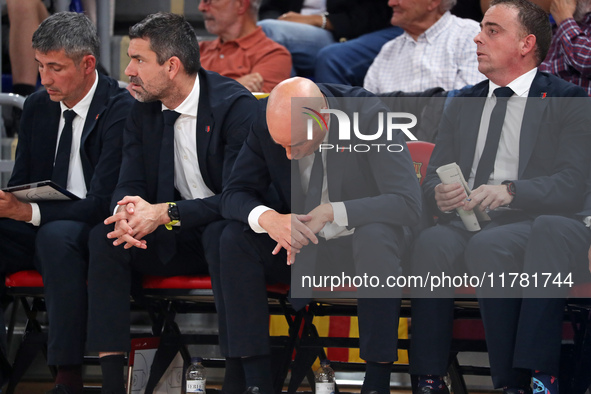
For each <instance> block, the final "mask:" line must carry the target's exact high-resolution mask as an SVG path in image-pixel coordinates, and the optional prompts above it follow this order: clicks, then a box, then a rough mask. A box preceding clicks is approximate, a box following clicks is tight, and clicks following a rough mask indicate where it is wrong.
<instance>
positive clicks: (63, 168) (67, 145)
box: [51, 109, 76, 188]
mask: <svg viewBox="0 0 591 394" xmlns="http://www.w3.org/2000/svg"><path fill="white" fill-rule="evenodd" d="M63 115H64V120H65V122H64V128H63V129H62V134H61V136H60V141H59V145H58V147H57V154H56V155H55V163H53V172H52V174H51V180H52V181H54V182H55V183H57V184H58V185H60V186H62V187H64V188H65V187H67V186H68V169H69V168H70V153H71V151H72V121H73V120H74V118H75V117H76V112H74V111H73V110H71V109H68V110H66V111H64V113H63Z"/></svg>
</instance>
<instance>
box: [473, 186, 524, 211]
mask: <svg viewBox="0 0 591 394" xmlns="http://www.w3.org/2000/svg"><path fill="white" fill-rule="evenodd" d="M468 199H469V200H470V201H467V202H466V204H465V205H464V208H463V209H464V210H466V211H469V210H472V209H474V208H476V207H478V209H480V210H481V211H485V210H486V209H488V210H491V211H492V210H494V209H496V208H498V207H501V206H504V205H509V204H511V201H513V196H512V195H510V194H509V191H508V190H507V186H506V185H481V186H479V187H477V188H476V189H474V190H472V193H471V194H470V196H469V197H468Z"/></svg>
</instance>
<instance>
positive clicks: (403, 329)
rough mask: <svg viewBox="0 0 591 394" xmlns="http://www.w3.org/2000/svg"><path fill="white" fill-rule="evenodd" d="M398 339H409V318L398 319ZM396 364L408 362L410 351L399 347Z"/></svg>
mask: <svg viewBox="0 0 591 394" xmlns="http://www.w3.org/2000/svg"><path fill="white" fill-rule="evenodd" d="M398 339H408V318H405V317H404V318H401V319H400V320H399V321H398ZM396 364H408V351H407V350H406V349H398V361H396Z"/></svg>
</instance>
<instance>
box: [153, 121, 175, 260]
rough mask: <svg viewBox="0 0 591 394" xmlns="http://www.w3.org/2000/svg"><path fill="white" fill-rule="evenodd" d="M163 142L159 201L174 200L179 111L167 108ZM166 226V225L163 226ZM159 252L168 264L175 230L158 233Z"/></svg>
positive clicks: (173, 251)
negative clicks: (176, 126) (175, 137)
mask: <svg viewBox="0 0 591 394" xmlns="http://www.w3.org/2000/svg"><path fill="white" fill-rule="evenodd" d="M162 115H163V116H164V130H163V132H162V144H161V145H160V161H159V164H158V191H157V192H156V198H157V200H158V201H157V202H159V203H162V202H170V201H174V122H176V120H177V119H178V117H179V116H180V115H181V114H179V113H178V112H175V111H170V110H165V111H162ZM161 227H164V226H161ZM157 246H158V247H157V252H158V257H159V258H160V261H162V263H163V264H166V263H168V262H169V261H170V259H171V257H172V256H173V255H174V254H175V253H176V238H175V235H174V232H173V231H170V230H162V231H160V234H159V235H158V244H157Z"/></svg>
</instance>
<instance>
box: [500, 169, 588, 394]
mask: <svg viewBox="0 0 591 394" xmlns="http://www.w3.org/2000/svg"><path fill="white" fill-rule="evenodd" d="M590 226H591V176H588V177H587V192H586V198H585V203H584V205H583V210H582V211H581V212H578V213H577V214H576V215H573V216H570V217H565V216H558V215H542V216H538V217H537V218H536V219H535V220H534V223H533V225H532V230H531V234H530V236H529V240H528V243H527V248H526V250H525V257H524V263H523V272H524V273H527V274H528V275H529V276H528V278H529V281H530V282H529V283H528V285H529V286H526V287H525V288H524V290H523V300H522V303H521V309H520V311H519V317H518V320H516V321H515V326H514V328H513V329H514V331H515V345H514V348H513V365H505V368H511V367H516V368H522V369H526V370H538V371H540V372H543V373H544V374H546V375H549V376H551V378H550V379H549V380H546V381H544V380H541V379H539V378H535V380H534V381H533V385H534V392H536V393H539V392H541V393H547V392H550V393H555V392H558V388H559V387H558V384H559V382H558V375H559V371H560V348H561V344H562V322H563V316H564V306H565V300H566V297H567V295H568V290H569V289H570V288H571V285H570V284H569V282H570V283H572V284H575V285H576V284H580V283H584V282H589V281H591V273H590V271H591V231H590V229H589V227H590ZM536 274H537V283H536V284H535V285H534V283H535V282H534V279H533V278H534V275H536ZM559 282H563V283H562V284H560V285H559V284H558V283H559ZM494 328H495V327H494V326H493V329H494ZM496 335H502V333H498V334H496ZM568 383H570V382H563V384H561V385H560V390H561V391H564V392H569V391H570V390H572V388H571V387H567V386H566V385H565V384H568ZM585 387H586V386H585Z"/></svg>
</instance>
